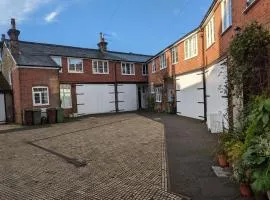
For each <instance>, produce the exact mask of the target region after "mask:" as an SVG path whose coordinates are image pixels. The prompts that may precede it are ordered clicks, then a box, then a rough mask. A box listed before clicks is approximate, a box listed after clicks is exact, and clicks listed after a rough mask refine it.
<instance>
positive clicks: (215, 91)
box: [206, 62, 228, 133]
mask: <svg viewBox="0 0 270 200" xmlns="http://www.w3.org/2000/svg"><path fill="white" fill-rule="evenodd" d="M226 82H227V68H226V66H225V65H224V64H223V62H222V63H218V64H215V65H213V66H211V67H209V68H208V69H207V73H206V88H207V90H206V91H207V126H208V128H209V130H210V131H211V132H212V133H218V132H222V131H223V127H224V128H228V122H227V121H228V120H227V116H226V115H227V108H228V100H227V97H226V94H225V85H226Z"/></svg>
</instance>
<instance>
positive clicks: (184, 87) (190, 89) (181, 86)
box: [176, 71, 204, 120]
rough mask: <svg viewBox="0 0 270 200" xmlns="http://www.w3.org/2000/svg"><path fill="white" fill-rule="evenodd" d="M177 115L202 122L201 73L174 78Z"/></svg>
mask: <svg viewBox="0 0 270 200" xmlns="http://www.w3.org/2000/svg"><path fill="white" fill-rule="evenodd" d="M176 91H177V92H176V101H177V114H178V115H181V116H186V117H190V118H195V119H200V120H204V98H203V75H202V71H196V72H193V73H189V74H185V75H181V76H178V77H176Z"/></svg>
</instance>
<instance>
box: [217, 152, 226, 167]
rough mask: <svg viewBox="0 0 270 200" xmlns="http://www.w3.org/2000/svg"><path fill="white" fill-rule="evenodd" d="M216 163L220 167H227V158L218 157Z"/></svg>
mask: <svg viewBox="0 0 270 200" xmlns="http://www.w3.org/2000/svg"><path fill="white" fill-rule="evenodd" d="M218 163H219V165H220V167H228V162H227V158H226V156H225V155H224V154H221V155H218Z"/></svg>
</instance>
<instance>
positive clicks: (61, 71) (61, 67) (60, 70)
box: [51, 56, 63, 73]
mask: <svg viewBox="0 0 270 200" xmlns="http://www.w3.org/2000/svg"><path fill="white" fill-rule="evenodd" d="M54 58H56V59H58V58H60V64H58V63H56V62H55V60H54ZM51 59H52V60H53V62H55V63H56V64H57V65H58V66H59V67H60V68H59V72H60V73H63V66H62V56H51Z"/></svg>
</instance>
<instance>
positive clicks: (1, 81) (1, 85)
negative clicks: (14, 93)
mask: <svg viewBox="0 0 270 200" xmlns="http://www.w3.org/2000/svg"><path fill="white" fill-rule="evenodd" d="M9 90H10V86H9V84H8V82H7V80H6V79H5V77H4V76H3V74H2V72H0V91H9Z"/></svg>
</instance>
